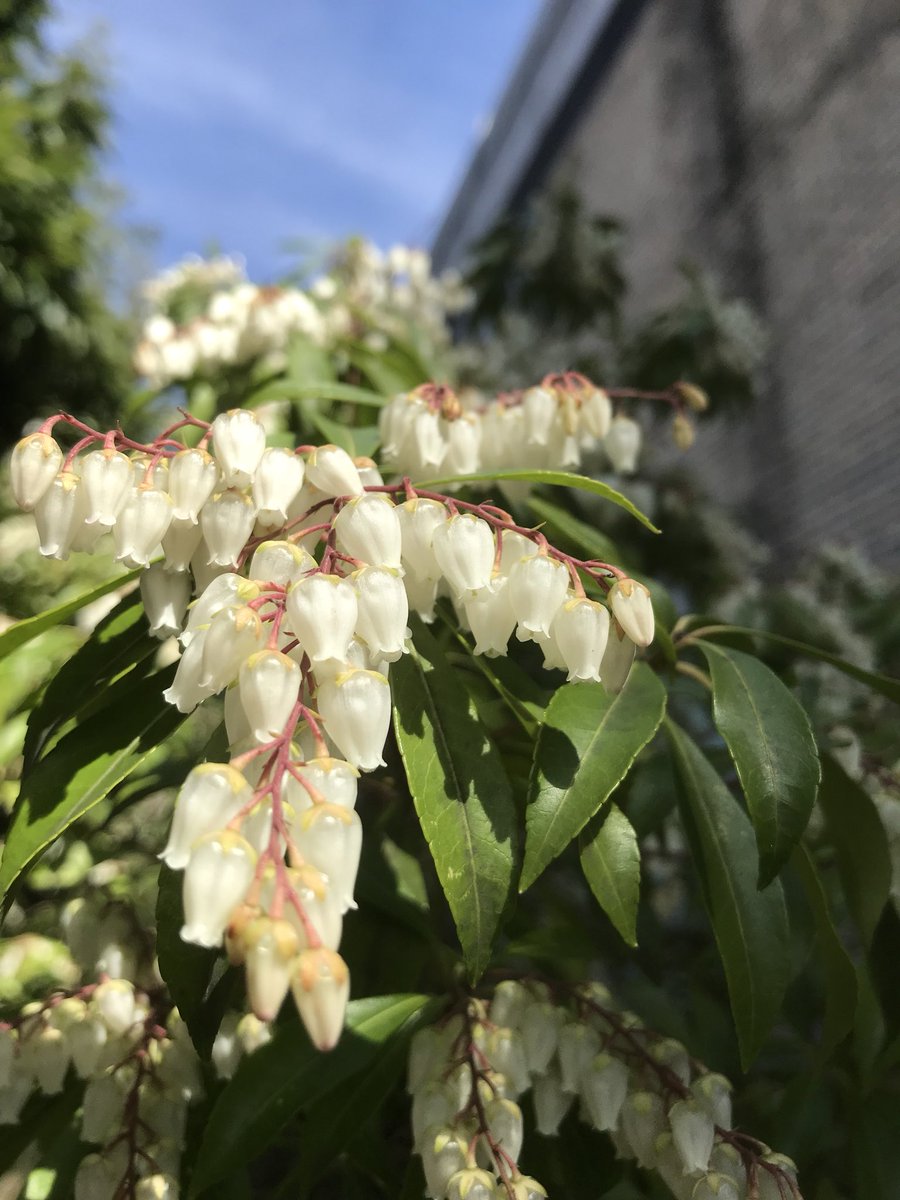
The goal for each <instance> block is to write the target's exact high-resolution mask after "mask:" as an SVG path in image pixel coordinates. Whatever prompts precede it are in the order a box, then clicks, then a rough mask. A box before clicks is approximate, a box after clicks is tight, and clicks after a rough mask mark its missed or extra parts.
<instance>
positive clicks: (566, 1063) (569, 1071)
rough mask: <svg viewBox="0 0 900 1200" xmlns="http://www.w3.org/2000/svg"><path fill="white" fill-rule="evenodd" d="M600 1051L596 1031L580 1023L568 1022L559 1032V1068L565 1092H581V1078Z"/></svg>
mask: <svg viewBox="0 0 900 1200" xmlns="http://www.w3.org/2000/svg"><path fill="white" fill-rule="evenodd" d="M599 1049H600V1037H599V1035H598V1034H597V1032H596V1030H594V1029H591V1028H590V1026H589V1025H584V1024H583V1023H582V1022H581V1021H569V1022H568V1024H566V1025H563V1027H562V1029H561V1030H560V1031H559V1067H560V1074H561V1076H562V1085H563V1088H564V1089H565V1090H566V1091H567V1092H579V1091H580V1090H581V1076H582V1073H583V1072H584V1070H585V1069H586V1068H589V1067H590V1064H591V1062H592V1061H593V1059H594V1057H595V1056H596V1054H597V1051H598V1050H599Z"/></svg>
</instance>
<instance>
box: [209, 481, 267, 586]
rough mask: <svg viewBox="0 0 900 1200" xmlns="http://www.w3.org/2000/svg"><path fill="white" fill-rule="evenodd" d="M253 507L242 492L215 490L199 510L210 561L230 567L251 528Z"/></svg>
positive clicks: (244, 543)
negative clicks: (201, 509)
mask: <svg viewBox="0 0 900 1200" xmlns="http://www.w3.org/2000/svg"><path fill="white" fill-rule="evenodd" d="M255 521H256V508H255V507H254V505H253V501H252V500H251V499H250V497H249V496H245V495H244V494H243V492H237V491H234V490H232V491H227V492H216V494H215V495H214V496H213V497H212V499H211V500H209V501H207V503H206V504H204V506H203V511H202V512H201V513H200V527H201V529H202V530H203V538H204V540H205V542H206V545H207V547H208V549H209V560H208V561H209V563H210V564H211V565H214V566H219V567H233V566H235V565H236V564H237V561H238V558H239V557H240V553H241V551H242V550H243V548H244V546H245V545H246V544H247V539H248V538H249V537H250V535H251V533H252V532H253V525H254V522H255Z"/></svg>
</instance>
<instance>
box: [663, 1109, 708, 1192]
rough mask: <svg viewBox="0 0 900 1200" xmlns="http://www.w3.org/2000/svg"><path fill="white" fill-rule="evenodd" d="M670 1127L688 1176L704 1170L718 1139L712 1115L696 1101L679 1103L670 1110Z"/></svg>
mask: <svg viewBox="0 0 900 1200" xmlns="http://www.w3.org/2000/svg"><path fill="white" fill-rule="evenodd" d="M669 1125H670V1126H671V1129H672V1139H673V1141H674V1143H675V1149H676V1150H677V1152H678V1156H679V1158H680V1159H681V1161H682V1163H683V1165H684V1172H685V1174H686V1175H691V1174H693V1173H694V1172H696V1171H705V1170H706V1169H707V1167H708V1166H709V1156H710V1154H712V1148H713V1142H714V1141H715V1137H716V1130H715V1126H714V1125H713V1119H712V1117H711V1116H710V1115H709V1113H708V1112H707V1111H706V1110H705V1109H704V1108H703V1107H701V1105H700V1104H698V1103H697V1101H696V1100H678V1101H676V1103H675V1104H673V1105H672V1107H671V1108H670V1109H669Z"/></svg>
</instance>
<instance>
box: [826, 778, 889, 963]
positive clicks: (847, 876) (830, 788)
mask: <svg viewBox="0 0 900 1200" xmlns="http://www.w3.org/2000/svg"><path fill="white" fill-rule="evenodd" d="M819 804H820V806H821V808H822V811H823V812H824V814H825V822H826V827H827V830H828V835H829V840H830V842H831V844H832V846H833V847H834V852H835V856H836V858H837V866H838V871H839V872H840V876H841V882H842V883H843V885H844V892H845V894H846V897H847V904H848V906H849V908H850V912H851V914H852V916H853V919H854V921H855V922H856V925H857V928H858V929H859V932H860V934H861V935H862V939H863V941H864V942H865V944H866V945H867V946H869V945H871V943H872V936H873V934H874V933H875V927H876V925H877V924H878V921H879V918H880V917H881V913H882V910H883V909H884V906H885V904H887V902H888V897H889V896H890V893H891V854H890V849H889V847H888V840H887V834H886V833H885V829H884V825H883V824H882V822H881V817H879V815H878V810H877V809H876V807H875V804H874V802H873V800H872V797H871V796H870V795H869V793H868V792H867V791H866V790H865V788H863V787H860V785H859V784H858V783H857V782H856V781H855V780H854V779H851V778H850V776H849V775H848V774H847V773H846V771H844V769H843V768H842V767H841V766H840V765H839V764H838V763H837V762H836V761H835V760H834V759H833V758H831V757H830V756H829V755H827V754H826V755H823V756H822V784H821V787H820V788H819Z"/></svg>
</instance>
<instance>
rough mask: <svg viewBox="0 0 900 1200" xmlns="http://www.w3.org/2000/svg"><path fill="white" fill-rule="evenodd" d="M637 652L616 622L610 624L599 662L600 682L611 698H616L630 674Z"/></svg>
mask: <svg viewBox="0 0 900 1200" xmlns="http://www.w3.org/2000/svg"><path fill="white" fill-rule="evenodd" d="M636 650H637V646H635V644H634V642H633V641H632V640H631V638H630V637H628V636H627V635H626V634H625V633H624V632H623V630H622V628H621V626H620V625H619V624H618V623H617V622H616V621H612V622H610V626H609V640H608V641H607V643H606V649H605V650H604V652H603V658H602V660H601V662H600V680H601V682H602V684H603V686H604V687H605V688H606V690H607V691H608V692H609V694H610V695H611V696H618V694H619V692H621V690H622V688H623V687H624V686H625V682H626V680H627V679H628V676H629V674H630V673H631V667H632V664H633V663H634V655H635V652H636Z"/></svg>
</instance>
